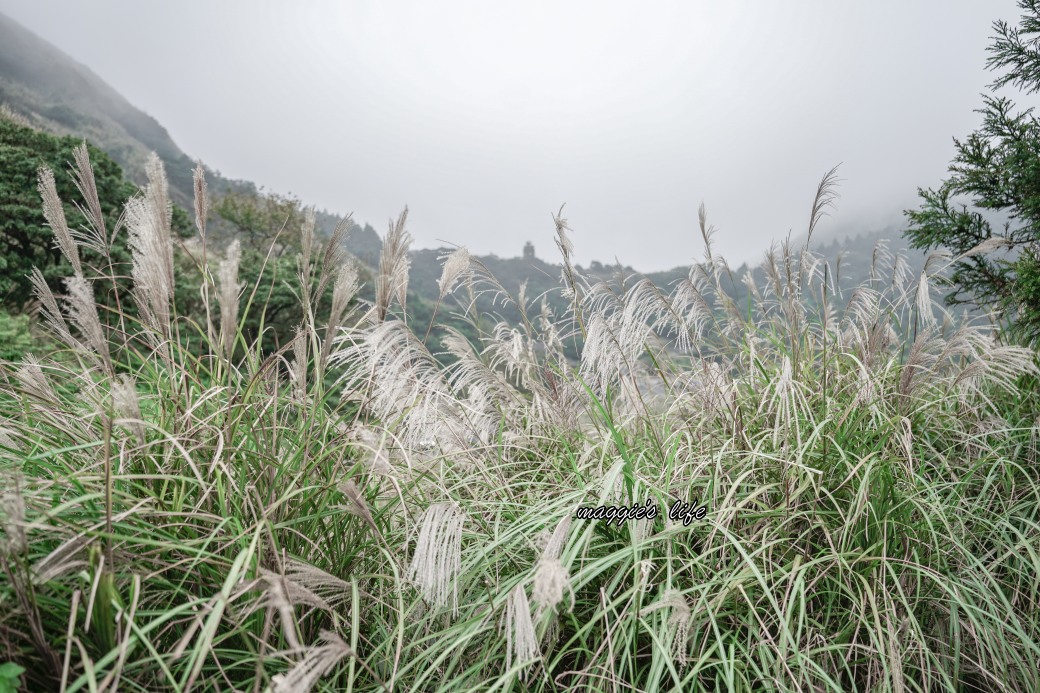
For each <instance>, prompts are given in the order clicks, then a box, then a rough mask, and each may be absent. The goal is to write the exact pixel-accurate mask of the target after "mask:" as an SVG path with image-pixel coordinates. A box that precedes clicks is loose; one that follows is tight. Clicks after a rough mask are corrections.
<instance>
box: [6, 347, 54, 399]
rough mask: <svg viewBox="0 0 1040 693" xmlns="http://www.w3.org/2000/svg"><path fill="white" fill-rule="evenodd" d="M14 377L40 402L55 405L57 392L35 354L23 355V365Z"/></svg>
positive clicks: (23, 388)
mask: <svg viewBox="0 0 1040 693" xmlns="http://www.w3.org/2000/svg"><path fill="white" fill-rule="evenodd" d="M14 377H15V380H17V381H18V382H19V384H21V386H22V390H23V391H24V392H25V394H27V395H29V396H30V397H32V398H33V399H35V400H37V401H38V402H39V403H41V404H47V405H53V404H54V403H56V402H57V401H58V395H57V393H55V392H54V388H53V387H51V383H50V381H49V380H48V379H47V376H46V375H44V372H43V368H42V366H41V365H40V362H39V361H38V360H37V359H36V357H35V356H34V355H33V354H26V355H25V356H23V357H22V365H21V366H19V367H18V369H17V370H15V372H14Z"/></svg>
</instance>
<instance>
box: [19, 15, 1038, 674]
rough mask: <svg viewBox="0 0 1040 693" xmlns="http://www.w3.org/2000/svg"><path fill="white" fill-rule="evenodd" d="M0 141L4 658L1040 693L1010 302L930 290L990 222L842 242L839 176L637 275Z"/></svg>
mask: <svg viewBox="0 0 1040 693" xmlns="http://www.w3.org/2000/svg"><path fill="white" fill-rule="evenodd" d="M1023 7H1024V8H1026V9H1027V10H1029V11H1030V12H1033V13H1034V15H1036V16H1038V17H1040V14H1037V13H1036V12H1035V10H1036V8H1037V7H1038V5H1037V4H1036V3H1033V2H1023ZM1024 26H1025V28H1026V29H1027V30H1032V28H1033V27H1034V26H1035V27H1036V28H1040V23H1037V24H1035V25H1033V24H1029V23H1028V22H1027V23H1026V24H1025V25H1024ZM7 29H9V27H7V26H6V25H4V24H3V23H2V22H0V36H2V32H3V31H4V30H7ZM998 29H999V25H998ZM1005 29H1006V27H1005ZM1002 36H1003V37H1004V38H1003V39H1002V40H1004V41H1006V42H1007V46H1009V47H1013V46H1015V45H1018V46H1019V48H1021V51H1020V52H1019V53H1017V54H1018V55H1021V56H1025V57H1028V56H1030V55H1032V53H1031V50H1032V48H1031V47H1030V46H1031V44H1027V43H1021V42H1020V39H1019V37H1018V34H1016V33H1015V32H1013V31H1011V30H1005V31H1004V32H1003V33H1002ZM1016 42H1019V43H1017V44H1016ZM18 45H19V46H21V47H22V48H24V49H26V50H27V51H29V52H31V50H30V49H32V46H31V45H29V44H18ZM16 47H17V46H16ZM12 55H14V53H12V50H11V49H10V48H9V47H8V46H5V45H4V44H3V42H2V41H0V67H3V65H4V64H3V61H4V60H5V59H9V58H11V56H12ZM1008 55H1012V54H1011V53H1009V54H1008ZM5 56H7V57H6V58H5ZM1037 64H1038V65H1040V62H1038V63H1037ZM1022 65H1026V66H1028V65H1027V62H1023V63H1022ZM45 67H46V65H43V64H37V65H29V66H28V67H25V68H24V69H25V70H28V71H29V73H32V74H37V73H34V72H33V70H36V71H37V72H38V71H39V70H41V69H44V68H45ZM1031 69H1032V68H1031ZM15 74H16V75H17V74H21V73H17V72H16V73H15ZM23 76H24V75H23ZM37 76H39V75H38V74H37ZM9 86H10V85H9V82H8V81H4V80H0V97H3V96H4V92H3V89H5V88H9ZM23 96H24V95H23ZM26 98H28V97H26ZM34 98H36V97H34ZM84 98H85V97H84ZM33 103H35V104H36V105H37V106H40V105H41V104H43V105H47V104H46V103H45V100H44V101H40V100H39V99H37V101H34V102H33ZM48 108H50V109H51V110H49V111H48V113H50V117H51V118H59V119H61V118H64V119H65V120H66V121H69V122H71V121H75V120H76V119H77V118H79V117H81V116H82V113H83V112H82V111H76V110H75V109H71V110H70V111H69V112H65V111H62V110H60V109H58V108H57V107H56V106H54V105H53V104H51V105H50V106H48ZM77 114H78V115H77ZM109 115H110V114H109ZM109 115H105V118H108V117H109ZM97 117H98V118H99V120H103V118H101V116H100V115H99V116H97ZM106 122H107V121H106ZM135 122H137V121H135ZM1023 122H1024V121H1023ZM141 123H144V125H147V122H145V121H140V122H139V124H141ZM37 124H38V123H37ZM141 132H145V133H147V132H148V128H144V129H143V130H141ZM153 134H154V133H153ZM163 134H165V133H163ZM0 137H2V139H0V164H3V165H2V166H0V174H2V175H0V192H2V193H3V194H2V195H0V203H2V204H4V205H5V208H4V210H5V216H4V217H2V218H0V224H7V226H3V227H0V230H2V231H3V235H2V236H0V242H2V243H6V244H7V245H6V246H3V247H0V261H2V262H6V263H7V265H6V267H5V268H4V269H3V271H2V272H0V282H3V283H2V284H0V286H2V287H4V292H5V293H4V294H3V295H4V299H5V301H6V305H7V306H8V308H10V310H11V313H10V314H9V313H7V312H0V692H2V691H5V690H9V689H17V688H18V687H19V686H22V687H23V688H24V689H25V690H34V691H35V690H63V691H70V692H72V691H84V690H89V691H115V690H121V691H149V692H152V691H181V692H186V691H203V690H205V691H210V690H212V691H224V690H241V691H257V692H259V691H270V692H271V693H286V692H290V691H291V692H301V691H302V692H306V691H318V690H322V691H340V690H351V691H387V690H391V691H392V690H408V691H426V690H444V691H462V690H481V691H483V690H537V691H551V690H559V689H586V690H638V691H665V690H676V691H830V692H834V693H839V692H842V691H872V692H873V691H891V692H896V691H899V692H902V691H920V692H922V693H923V692H925V691H927V692H929V693H931V692H932V691H988V690H1001V691H1022V692H1029V693H1032V692H1033V691H1037V690H1040V673H1038V669H1037V666H1036V662H1037V661H1040V466H1038V464H1037V455H1038V448H1040V438H1038V435H1037V430H1038V429H1040V418H1038V415H1037V413H1038V412H1040V382H1038V380H1040V367H1038V363H1037V354H1036V352H1035V350H1033V349H1032V348H1031V347H1030V346H1023V345H1022V344H1021V343H1020V342H1017V341H1015V339H1014V338H1017V337H1021V336H1023V332H1022V330H1021V328H1022V327H1023V326H1028V325H1029V318H1028V313H1027V312H1025V313H1022V312H1019V313H1009V311H1008V310H1007V305H1006V304H1005V303H1001V302H1000V301H996V302H995V305H996V307H998V308H1002V309H1004V310H1005V314H1004V315H1003V317H1001V316H996V317H990V316H988V315H981V314H968V315H962V316H955V315H953V314H952V313H951V312H950V310H949V309H948V308H947V307H944V306H942V305H939V304H938V303H937V302H935V301H933V296H934V295H937V293H938V292H940V291H943V290H945V287H947V286H949V285H950V284H949V283H950V281H951V278H950V276H948V274H949V271H950V270H951V269H952V270H953V275H952V281H953V282H954V285H957V284H958V282H961V284H960V286H961V288H962V289H965V288H966V289H971V287H970V286H968V285H965V284H963V281H964V278H965V277H966V276H967V275H965V274H964V273H963V272H964V271H965V267H968V268H970V267H979V266H980V265H978V264H977V263H974V262H967V261H973V260H974V259H976V258H986V256H987V254H988V253H990V252H992V251H993V250H994V247H995V243H994V241H993V238H994V236H992V234H988V232H987V233H986V234H982V235H981V236H979V237H976V238H974V239H973V240H974V241H976V242H974V243H968V242H967V241H965V243H964V244H962V245H956V246H950V247H952V248H953V251H954V252H953V253H933V254H932V255H930V256H929V257H928V258H925V257H924V256H923V255H920V256H914V255H911V254H906V253H904V252H902V248H900V247H899V246H894V247H892V246H888V245H887V244H885V243H884V242H882V241H880V240H879V239H876V238H874V237H871V236H864V237H861V238H858V239H852V240H851V241H846V242H844V243H841V244H838V243H830V244H823V243H821V242H820V241H819V240H818V237H817V239H815V240H814V239H813V230H814V229H815V227H816V226H817V224H818V222H819V221H820V219H821V218H822V216H823V214H824V212H825V210H826V209H827V207H828V206H829V205H830V203H831V202H833V200H834V196H835V189H834V182H835V179H834V177H833V173H834V172H833V171H832V172H831V173H830V174H828V175H827V176H825V177H824V178H823V180H822V181H821V184H820V187H819V189H818V191H817V195H816V196H815V199H814V200H813V204H812V207H811V209H812V214H811V222H810V227H809V230H808V233H807V235H806V236H805V237H804V239H803V240H799V241H790V240H789V241H788V242H786V243H782V244H780V245H777V246H774V247H773V248H771V249H770V251H769V252H768V253H767V254H766V256H765V257H764V260H763V262H762V264H761V265H760V266H758V267H748V266H743V267H740V268H737V269H735V270H732V269H731V268H730V267H729V265H728V263H727V262H726V261H725V259H724V258H722V257H720V256H719V255H717V254H716V252H715V249H714V245H713V234H714V229H713V228H712V227H711V226H710V224H709V223H708V220H707V215H706V213H705V212H704V209H703V207H702V209H701V214H700V219H699V222H700V233H701V240H702V241H703V250H704V255H703V259H702V261H700V262H697V263H695V264H694V265H692V266H690V267H684V268H677V269H676V270H673V271H671V272H664V273H657V274H654V275H648V276H640V275H638V274H636V273H634V272H632V271H631V268H624V267H618V268H612V267H605V266H603V265H600V264H599V263H593V264H592V265H591V266H590V267H588V268H582V267H579V266H577V265H575V264H574V262H573V259H572V255H573V248H572V245H571V240H570V230H569V228H568V226H567V222H566V220H564V219H563V218H561V217H559V216H558V217H557V218H556V228H555V230H554V235H555V240H556V246H557V250H558V251H559V256H560V259H559V262H558V263H550V262H547V261H545V260H543V259H540V258H539V257H535V256H534V252H533V249H531V250H529V251H527V252H528V255H529V257H526V258H523V259H500V258H495V257H475V256H472V255H470V253H469V252H468V251H467V250H466V249H465V248H455V249H440V250H426V251H412V250H411V249H410V242H411V237H410V234H409V233H408V230H407V210H406V211H405V212H404V213H402V214H401V216H400V217H399V218H397V219H396V220H392V221H391V222H390V225H389V229H388V230H387V232H386V234H385V236H384V237H383V239H382V240H381V242H378V243H374V242H373V238H374V237H375V232H374V231H373V230H372V229H371V227H368V226H366V227H364V228H361V227H359V226H357V225H355V224H352V223H351V222H349V221H346V222H343V223H340V224H337V225H335V226H336V227H335V228H333V225H332V224H331V220H330V219H329V218H328V216H327V215H324V214H322V213H315V212H313V211H308V210H306V209H304V208H303V207H302V206H301V205H300V203H299V201H298V200H295V199H292V198H286V197H282V196H278V195H273V194H265V193H263V192H262V191H258V190H256V189H255V188H251V187H248V186H246V187H238V188H235V187H230V188H229V187H226V186H223V187H222V186H219V185H218V186H214V187H215V190H214V191H213V193H214V194H212V195H211V194H210V191H209V189H208V179H209V177H208V175H207V172H206V170H205V169H204V168H202V167H201V166H197V167H196V168H195V169H194V171H193V173H192V172H190V170H188V169H178V171H177V172H176V175H175V178H174V182H175V183H176V185H174V186H172V187H171V185H170V182H169V181H168V180H167V178H166V171H167V168H168V167H167V166H166V165H164V161H165V159H164V158H163V157H162V156H161V155H156V156H152V157H150V158H149V159H147V160H144V161H143V162H141V164H140V173H141V175H142V176H143V178H142V179H141V180H140V181H139V182H140V183H142V186H141V187H140V189H138V187H137V186H134V185H131V184H129V183H127V182H126V181H125V180H124V179H123V175H122V171H121V170H120V168H119V166H118V165H117V164H116V163H115V162H114V161H112V160H110V159H109V158H107V157H106V156H105V155H103V154H102V153H101V152H100V151H99V150H97V149H95V148H93V147H91V146H88V145H86V144H79V142H80V140H78V139H62V138H60V137H57V136H53V135H49V134H44V133H42V132H39V131H37V130H35V129H33V128H29V127H26V123H21V124H19V123H16V122H14V120H12V119H11V118H10V117H6V118H0ZM980 146H981V145H980ZM1027 149H1028V148H1026V149H1024V150H1022V151H1021V152H1018V155H1016V156H1011V157H1008V158H1006V160H1005V162H1004V163H1005V164H1006V165H1009V166H1010V165H1011V164H1015V162H1018V163H1020V164H1022V165H1023V166H1024V167H1025V168H1027V169H1028V168H1030V167H1031V166H1032V162H1033V161H1034V158H1030V157H1031V155H1029V156H1027V154H1028V151H1027ZM185 161H186V160H185ZM70 162H71V166H69V163H70ZM182 163H183V162H182ZM41 166H42V167H44V168H43V170H38V168H39V167H41ZM1001 171H1004V169H1001ZM1011 173H1014V171H1013V170H1012V171H1011ZM1032 173H1033V172H1032V171H1031V170H1029V171H1025V172H1023V173H1022V175H1021V176H1016V175H1012V176H1011V179H1012V180H1013V182H1014V183H1015V185H1019V184H1021V186H1022V187H1021V188H1014V189H1015V190H1019V191H1020V192H1023V194H1024V197H1023V199H1032V198H1031V196H1032V192H1031V190H1030V189H1029V185H1030V184H1031V183H1030V181H1032V180H1033V178H1031V177H1030V176H1032ZM131 175H133V173H131ZM947 187H949V186H947ZM178 188H179V190H178ZM949 189H951V190H952V188H949ZM1008 189H1011V188H1008ZM186 193H187V194H186ZM127 196H129V200H127V199H126V198H127ZM178 204H180V205H183V206H184V209H181V208H180V207H179V206H178ZM1016 209H1017V208H1016ZM184 210H190V211H184ZM1015 213H1016V214H1018V211H1016V212H1015ZM191 216H193V217H194V220H193V222H192V219H191ZM1023 218H1024V217H1023ZM965 219H969V220H970V219H975V217H971V216H969V217H965ZM918 221H922V223H924V222H927V223H929V224H930V223H932V221H935V218H933V217H927V218H926V217H920V218H919V219H918ZM936 223H937V225H934V226H932V227H930V228H931V231H929V233H931V232H932V231H934V232H935V235H933V236H929V238H931V239H932V240H936V239H938V238H939V232H940V231H941V230H942V229H943V228H947V230H949V228H954V227H953V226H951V227H943V226H942V224H941V223H938V222H936ZM973 223H974V222H973ZM1031 223H1032V221H1029V224H1031ZM920 228H923V227H919V228H918V231H920ZM972 228H977V229H981V228H983V227H981V226H976V227H972ZM1022 228H1023V229H1026V230H1028V228H1031V227H1030V226H1029V225H1028V224H1026V225H1024V226H1023V227H1022ZM1022 233H1026V231H1022ZM922 238H923V236H922V237H917V238H916V240H915V242H918V243H920V242H921V239H922ZM962 240H963V239H962ZM959 242H960V241H958V243H959ZM1001 242H1002V243H1003V241H1001ZM352 243H355V244H354V245H351V244H352ZM348 249H349V250H351V251H353V257H351V255H350V254H349V253H348V252H347V250H348ZM1029 252H1030V250H1029V248H1028V247H1026V248H1024V249H1023V250H1022V251H1021V255H1019V256H1017V257H1018V258H1019V259H1018V260H1015V262H1018V263H1021V262H1023V261H1026V262H1027V261H1028V257H1029V254H1028V253H1029ZM1023 258H1025V260H1023ZM966 262H967V264H965V263H966ZM19 263H21V264H19ZM33 266H35V267H36V268H37V269H32V268H33ZM1001 267H1003V269H1004V270H1008V271H1011V272H1013V273H1014V279H1013V280H1009V281H1014V282H1015V283H1016V284H1015V285H1016V291H1021V292H1022V295H1023V299H1024V305H1026V306H1027V307H1028V305H1029V304H1028V300H1029V295H1030V294H1029V293H1028V291H1027V289H1028V287H1027V286H1026V285H1025V284H1024V283H1023V282H1025V281H1026V280H1025V279H1024V277H1026V276H1027V275H1028V271H1029V268H1028V266H1027V265H1023V264H1017V265H1014V266H1012V265H1001ZM958 272H960V273H961V274H958ZM1006 276H1008V277H1011V276H1012V275H1011V274H1008V275H1006ZM23 279H24V281H23ZM981 298H982V299H983V301H984V302H990V303H994V302H993V301H988V294H986V293H985V290H984V291H983V294H982V296H981ZM33 305H35V307H36V308H37V310H36V311H34V312H32V311H27V308H28V307H30V306H33ZM1023 316H1027V317H1026V318H1023ZM1008 317H1011V318H1013V320H1012V321H1011V323H1009V322H1008V320H1007V318H1008ZM998 327H1002V328H1007V327H1011V329H1009V330H1007V329H1005V330H1003V331H1002V330H1000V329H996V328H998ZM41 328H45V330H46V335H47V336H46V337H44V336H42V335H41V334H40V331H41ZM607 507H610V508H611V510H609V511H608V510H607V509H606V508H607ZM651 507H652V508H654V509H656V513H655V514H653V516H647V510H648V509H649V508H651ZM597 508H599V510H596V509H597ZM673 509H674V510H673ZM637 510H638V512H637ZM589 515H591V516H592V517H593V518H595V517H599V519H588V516H589ZM621 515H624V517H621Z"/></svg>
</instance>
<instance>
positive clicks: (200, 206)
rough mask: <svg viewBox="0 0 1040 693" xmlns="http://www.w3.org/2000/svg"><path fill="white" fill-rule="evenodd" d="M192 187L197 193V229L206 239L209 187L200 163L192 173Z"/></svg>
mask: <svg viewBox="0 0 1040 693" xmlns="http://www.w3.org/2000/svg"><path fill="white" fill-rule="evenodd" d="M191 177H192V187H193V188H194V191H195V228H197V229H198V230H199V236H200V237H202V238H203V239H204V238H206V217H207V215H208V214H209V195H208V192H207V191H208V189H209V187H208V186H207V184H206V169H205V168H204V167H203V166H202V162H201V161H200V162H198V163H197V164H196V165H195V168H194V169H192V172H191Z"/></svg>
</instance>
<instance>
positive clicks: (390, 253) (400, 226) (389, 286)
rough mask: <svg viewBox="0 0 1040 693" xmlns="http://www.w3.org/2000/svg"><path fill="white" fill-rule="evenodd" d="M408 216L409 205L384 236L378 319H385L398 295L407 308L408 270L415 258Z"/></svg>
mask: <svg viewBox="0 0 1040 693" xmlns="http://www.w3.org/2000/svg"><path fill="white" fill-rule="evenodd" d="M407 220H408V208H407V207H405V208H404V211H403V212H401V216H400V217H398V218H397V222H396V223H393V222H391V224H390V229H389V231H387V234H386V238H384V239H383V250H382V252H381V253H380V256H379V274H378V275H376V303H375V316H374V317H375V321H376V322H383V321H384V320H385V319H386V315H387V312H388V311H389V310H390V304H391V302H392V301H393V300H394V299H396V300H397V303H398V304H399V305H400V306H401V307H402V308H403V307H404V305H405V298H406V296H407V294H408V271H409V269H410V267H411V260H410V259H409V257H408V247H409V246H410V245H411V243H412V237H411V234H409V233H408V232H407V231H406V230H405V223H406V222H407Z"/></svg>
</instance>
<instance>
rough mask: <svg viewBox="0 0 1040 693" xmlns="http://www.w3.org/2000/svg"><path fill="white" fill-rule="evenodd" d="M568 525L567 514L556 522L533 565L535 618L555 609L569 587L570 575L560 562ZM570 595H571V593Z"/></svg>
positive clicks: (532, 594)
mask: <svg viewBox="0 0 1040 693" xmlns="http://www.w3.org/2000/svg"><path fill="white" fill-rule="evenodd" d="M570 527H571V516H570V514H568V515H566V516H564V517H563V519H561V520H560V522H559V523H557V525H556V529H554V530H553V533H552V536H550V537H549V540H548V542H546V545H545V549H544V550H543V551H542V555H541V557H540V558H539V559H538V564H537V565H536V566H535V571H534V589H533V590H532V591H531V600H532V601H533V602H534V603H535V604H537V605H538V611H537V613H536V614H535V618H540V617H541V615H542V614H543V613H545V612H547V611H552V610H553V609H555V608H556V605H557V604H559V603H560V602H561V601H562V600H563V593H564V590H569V589H570V586H569V584H568V583H569V581H570V576H569V575H568V574H567V569H566V568H564V567H563V563H561V562H560V554H561V553H562V552H563V547H564V545H565V544H566V543H567V533H568V531H569V530H570ZM571 596H572V597H573V593H572V595H571Z"/></svg>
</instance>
